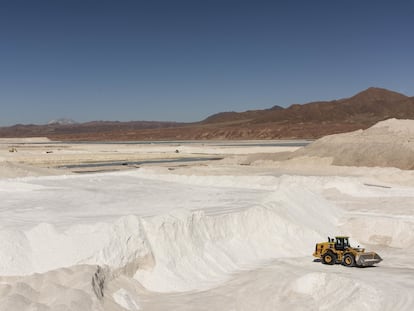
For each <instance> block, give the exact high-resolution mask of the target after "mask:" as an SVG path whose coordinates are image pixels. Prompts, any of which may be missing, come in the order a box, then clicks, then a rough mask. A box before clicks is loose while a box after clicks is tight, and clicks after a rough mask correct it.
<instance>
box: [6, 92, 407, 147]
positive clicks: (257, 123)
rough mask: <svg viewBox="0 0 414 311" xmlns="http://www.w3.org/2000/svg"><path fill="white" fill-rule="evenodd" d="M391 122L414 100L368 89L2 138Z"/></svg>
mask: <svg viewBox="0 0 414 311" xmlns="http://www.w3.org/2000/svg"><path fill="white" fill-rule="evenodd" d="M389 118H397V119H414V97H408V96H405V95H403V94H400V93H396V92H393V91H389V90H386V89H381V88H374V87H371V88H368V89H367V90H364V91H362V92H360V93H358V94H356V95H354V96H352V97H349V98H344V99H339V100H332V101H319V102H311V103H307V104H302V105H299V104H295V105H291V106H290V107H288V108H283V107H280V106H274V107H272V108H269V109H263V110H249V111H245V112H220V113H217V114H214V115H211V116H209V117H208V118H206V119H204V120H202V121H200V122H195V123H176V122H155V121H133V122H117V121H96V122H88V123H80V124H76V123H75V124H61V123H53V124H48V125H15V126H11V127H3V128H0V137H33V136H46V137H48V138H50V139H59V140H191V139H290V138H319V137H322V136H325V135H328V134H336V133H342V132H348V131H352V130H356V129H366V128H368V127H370V126H372V125H373V124H375V123H377V122H378V121H382V120H385V119H389Z"/></svg>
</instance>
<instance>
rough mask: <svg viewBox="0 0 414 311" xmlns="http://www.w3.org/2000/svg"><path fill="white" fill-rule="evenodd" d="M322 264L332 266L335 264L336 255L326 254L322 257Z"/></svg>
mask: <svg viewBox="0 0 414 311" xmlns="http://www.w3.org/2000/svg"><path fill="white" fill-rule="evenodd" d="M322 263H323V264H325V265H334V264H335V263H336V255H335V254H334V253H332V252H326V253H325V254H324V255H323V256H322Z"/></svg>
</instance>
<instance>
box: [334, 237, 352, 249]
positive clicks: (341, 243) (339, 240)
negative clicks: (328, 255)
mask: <svg viewBox="0 0 414 311" xmlns="http://www.w3.org/2000/svg"><path fill="white" fill-rule="evenodd" d="M348 247H349V239H348V237H347V236H337V237H335V249H336V250H339V251H344V250H346V249H347V248H348Z"/></svg>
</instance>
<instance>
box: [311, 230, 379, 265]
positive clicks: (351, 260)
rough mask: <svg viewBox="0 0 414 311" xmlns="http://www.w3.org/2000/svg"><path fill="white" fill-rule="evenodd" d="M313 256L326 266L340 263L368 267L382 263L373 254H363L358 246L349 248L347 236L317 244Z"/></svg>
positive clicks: (376, 255) (363, 251) (362, 249)
mask: <svg viewBox="0 0 414 311" xmlns="http://www.w3.org/2000/svg"><path fill="white" fill-rule="evenodd" d="M313 256H314V257H316V258H319V259H320V260H321V262H322V263H323V264H326V265H334V264H336V263H340V264H343V265H344V266H347V267H353V266H356V267H368V266H372V265H375V264H377V263H379V262H381V261H382V258H381V257H380V256H379V255H378V254H377V253H375V252H365V249H364V248H360V247H359V246H358V247H351V246H350V245H349V237H347V236H337V237H335V239H334V238H332V239H331V238H330V237H328V242H322V243H317V244H316V246H315V252H314V253H313Z"/></svg>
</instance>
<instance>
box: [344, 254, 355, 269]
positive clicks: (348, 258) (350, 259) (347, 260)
mask: <svg viewBox="0 0 414 311" xmlns="http://www.w3.org/2000/svg"><path fill="white" fill-rule="evenodd" d="M342 264H343V265H344V266H347V267H353V266H355V257H354V256H353V255H351V254H346V255H345V256H344V259H343V260H342Z"/></svg>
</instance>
